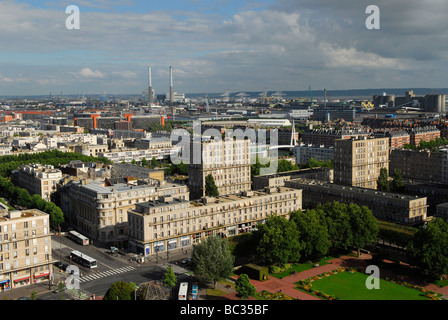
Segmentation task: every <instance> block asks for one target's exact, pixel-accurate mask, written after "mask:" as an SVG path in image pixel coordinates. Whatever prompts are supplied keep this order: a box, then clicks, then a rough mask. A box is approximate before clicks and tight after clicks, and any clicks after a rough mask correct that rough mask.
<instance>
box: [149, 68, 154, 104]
mask: <svg viewBox="0 0 448 320" xmlns="http://www.w3.org/2000/svg"><path fill="white" fill-rule="evenodd" d="M148 80H149V87H148V98H149V107H150V108H151V105H152V103H153V96H152V79H151V67H148Z"/></svg>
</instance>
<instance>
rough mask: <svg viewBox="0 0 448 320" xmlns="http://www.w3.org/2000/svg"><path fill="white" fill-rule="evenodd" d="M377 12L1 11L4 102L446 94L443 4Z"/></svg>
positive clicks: (256, 4)
mask: <svg viewBox="0 0 448 320" xmlns="http://www.w3.org/2000/svg"><path fill="white" fill-rule="evenodd" d="M374 2H375V1H374ZM374 2H372V3H370V2H369V3H358V2H355V1H352V0H341V1H338V2H337V4H335V3H334V1H333V2H332V1H329V0H318V1H311V0H300V1H292V0H291V1H290V0H263V1H261V0H260V1H256V0H247V1H220V0H218V1H200V0H191V1H174V0H171V1H166V2H161V3H159V2H144V1H140V0H123V1H109V0H97V1H88V2H87V1H77V2H75V3H69V2H67V1H62V2H51V1H48V2H43V3H39V2H37V1H3V2H2V3H1V4H0V17H1V19H2V24H1V25H0V32H1V33H2V38H1V39H0V45H1V46H2V48H3V50H2V52H1V53H0V96H8V95H45V94H49V92H53V94H54V95H58V94H59V93H60V92H64V94H77V93H80V94H96V93H103V92H105V93H113V94H120V93H121V94H140V93H141V92H142V91H144V90H145V89H147V87H148V76H147V67H148V66H151V68H152V81H153V88H154V90H155V92H156V93H168V92H169V66H172V67H173V77H174V91H175V92H182V93H188V92H190V93H192V92H225V90H227V89H229V90H231V91H233V92H236V91H253V92H262V91H263V90H264V88H269V90H273V91H275V90H281V91H300V90H304V91H305V90H306V89H307V88H308V85H311V87H312V88H316V89H323V88H328V89H331V90H346V89H364V88H386V87H393V88H406V87H409V88H417V87H423V88H443V87H446V85H445V84H444V82H443V80H444V73H445V72H444V71H445V70H446V66H447V62H446V61H445V60H444V56H445V55H446V53H447V51H448V45H447V44H446V43H447V42H446V34H445V31H444V30H446V27H448V22H447V21H446V20H444V12H446V9H448V4H447V3H445V2H444V1H442V0H426V1H419V2H417V1H406V2H405V1H404V0H399V1H394V3H393V4H391V3H382V2H381V1H378V2H377V3H374ZM69 5H76V6H78V7H79V9H80V29H79V30H69V29H67V28H66V19H67V18H68V17H69V14H67V13H66V7H68V6H69ZM368 5H377V6H378V8H379V9H380V13H381V14H380V26H381V27H380V29H379V30H369V29H367V28H366V26H365V22H366V19H367V18H368V17H369V14H366V8H367V6H368Z"/></svg>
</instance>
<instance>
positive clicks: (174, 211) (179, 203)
mask: <svg viewBox="0 0 448 320" xmlns="http://www.w3.org/2000/svg"><path fill="white" fill-rule="evenodd" d="M301 208H302V190H298V189H293V188H286V187H280V188H266V190H259V191H245V192H243V193H242V194H240V195H226V196H219V197H216V198H209V197H206V198H202V199H200V200H195V201H188V200H184V199H175V198H173V197H165V198H160V199H159V200H158V201H148V202H144V203H139V204H137V205H136V206H135V209H133V210H129V211H128V223H129V233H128V234H129V249H130V250H132V251H134V252H137V253H141V254H143V255H145V256H147V255H153V254H155V253H162V252H166V251H167V250H172V249H176V248H178V249H179V248H184V247H188V246H190V245H193V244H195V243H198V242H199V241H200V240H201V239H203V238H205V237H208V236H210V235H221V236H233V235H237V234H239V233H242V232H249V231H252V230H253V229H254V228H256V226H257V224H258V223H260V222H263V221H264V220H265V219H266V218H267V217H269V216H270V215H272V214H276V215H281V216H285V217H289V213H290V212H292V211H296V210H299V209H301Z"/></svg>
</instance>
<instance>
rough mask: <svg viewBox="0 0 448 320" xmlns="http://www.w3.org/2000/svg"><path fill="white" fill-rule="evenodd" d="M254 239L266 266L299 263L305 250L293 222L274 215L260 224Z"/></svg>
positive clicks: (257, 250) (256, 249) (258, 254)
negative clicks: (301, 253)
mask: <svg viewBox="0 0 448 320" xmlns="http://www.w3.org/2000/svg"><path fill="white" fill-rule="evenodd" d="M257 227H258V230H257V231H255V233H254V237H255V239H256V242H257V243H258V245H257V247H256V248H255V251H256V254H257V256H258V258H259V259H260V260H261V262H262V263H264V264H266V265H272V264H277V265H281V264H284V263H288V262H298V261H299V260H300V252H301V251H302V249H303V248H304V244H303V242H302V241H301V240H300V232H299V230H298V228H297V226H296V224H295V223H294V222H293V221H288V220H287V219H286V218H285V217H283V216H277V215H272V216H270V217H269V218H267V219H266V222H265V223H263V224H258V226H257Z"/></svg>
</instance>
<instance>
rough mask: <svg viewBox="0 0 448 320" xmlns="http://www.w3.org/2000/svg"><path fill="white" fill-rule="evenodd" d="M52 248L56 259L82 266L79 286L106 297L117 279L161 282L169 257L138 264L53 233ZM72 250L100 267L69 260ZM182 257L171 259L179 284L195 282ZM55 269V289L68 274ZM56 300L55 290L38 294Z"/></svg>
mask: <svg viewBox="0 0 448 320" xmlns="http://www.w3.org/2000/svg"><path fill="white" fill-rule="evenodd" d="M52 249H53V258H54V259H55V260H60V261H61V262H63V263H66V264H68V265H76V266H77V267H78V268H79V271H80V277H79V287H80V289H81V291H83V292H86V293H88V294H95V295H96V296H103V295H104V294H105V293H106V292H107V290H108V289H109V288H110V286H111V285H112V284H113V283H114V282H117V281H124V282H128V283H129V282H133V283H135V284H140V283H143V282H148V281H151V280H159V281H161V280H162V279H163V275H164V273H165V271H166V267H167V263H166V259H160V260H159V263H158V264H155V263H152V264H149V263H146V264H138V263H135V262H130V261H128V259H127V257H122V256H114V255H111V254H110V253H109V252H108V251H107V250H104V249H99V248H96V247H95V246H90V245H89V246H81V245H79V244H77V243H75V242H73V241H72V240H71V239H69V238H68V237H66V236H58V235H54V236H52ZM73 250H78V251H80V252H82V253H84V254H86V255H88V256H90V257H92V258H94V259H95V260H97V264H98V267H97V268H94V269H87V268H84V267H82V266H79V265H77V264H75V263H72V262H70V259H69V256H70V252H71V251H73ZM183 259H185V257H179V259H174V260H171V259H170V262H169V263H170V265H172V266H173V269H174V271H175V273H176V276H177V280H178V283H179V282H181V281H193V278H192V277H191V276H189V275H187V274H186V272H188V270H187V269H185V268H184V265H183V264H182V263H181V260H183ZM54 269H55V273H54V275H55V277H54V285H53V286H52V288H53V289H54V290H56V284H57V282H58V281H60V280H62V281H65V279H66V278H67V277H68V276H69V274H67V273H66V272H64V271H61V270H59V269H58V268H56V267H55V268H54ZM57 299H59V294H57V293H53V292H51V293H46V294H41V295H39V297H38V300H57Z"/></svg>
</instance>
